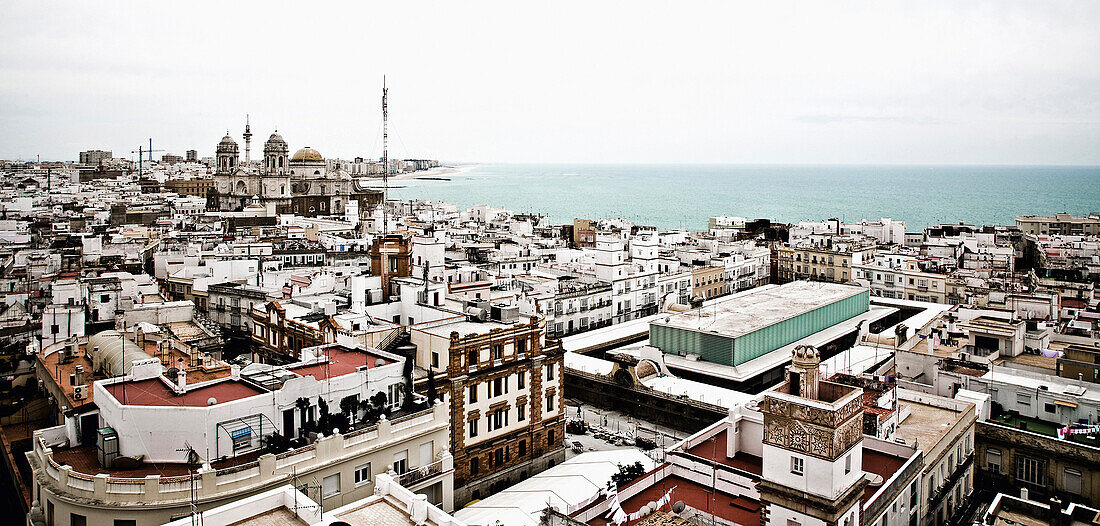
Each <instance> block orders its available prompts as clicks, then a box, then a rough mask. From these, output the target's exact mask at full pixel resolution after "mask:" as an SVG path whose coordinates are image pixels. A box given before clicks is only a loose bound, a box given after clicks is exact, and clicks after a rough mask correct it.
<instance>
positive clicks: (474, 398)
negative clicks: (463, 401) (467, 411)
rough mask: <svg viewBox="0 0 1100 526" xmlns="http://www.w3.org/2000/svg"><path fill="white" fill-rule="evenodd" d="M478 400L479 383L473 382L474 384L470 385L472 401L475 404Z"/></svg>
mask: <svg viewBox="0 0 1100 526" xmlns="http://www.w3.org/2000/svg"><path fill="white" fill-rule="evenodd" d="M476 402H477V384H473V385H471V386H470V403H471V404H473V403H476Z"/></svg>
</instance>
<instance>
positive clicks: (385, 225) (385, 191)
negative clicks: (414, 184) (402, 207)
mask: <svg viewBox="0 0 1100 526" xmlns="http://www.w3.org/2000/svg"><path fill="white" fill-rule="evenodd" d="M388 92H389V90H388V89H387V88H386V76H385V75H382V234H383V235H386V234H389V233H390V216H389V213H388V211H387V210H386V208H387V205H388V204H389V200H390V132H389V116H390V110H389V106H388V105H387V101H386V98H387V93H388Z"/></svg>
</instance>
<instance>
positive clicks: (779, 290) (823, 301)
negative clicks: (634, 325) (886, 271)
mask: <svg viewBox="0 0 1100 526" xmlns="http://www.w3.org/2000/svg"><path fill="white" fill-rule="evenodd" d="M866 292H867V289H865V288H862V287H854V286H850V285H840V284H836V283H824V282H816V281H795V282H792V283H787V284H786V285H780V286H778V287H774V288H769V289H763V290H753V291H749V293H748V294H745V295H741V296H736V297H732V298H728V299H726V300H725V301H720V302H717V303H715V304H713V305H711V306H708V307H706V308H703V309H696V310H692V311H689V312H685V313H682V314H676V315H672V316H665V317H662V318H660V319H657V320H654V321H653V322H652V323H653V325H662V326H665V327H672V328H677V329H686V330H692V331H706V332H710V333H718V334H721V335H722V336H726V337H729V338H736V337H738V336H743V335H745V334H749V333H751V332H753V331H756V330H758V329H761V328H763V327H767V326H769V325H773V324H776V323H779V322H781V321H783V320H787V319H790V318H793V317H795V316H798V315H800V314H804V313H806V312H810V311H812V310H814V309H818V308H821V307H824V306H826V305H830V304H833V303H836V302H838V301H840V300H844V299H847V298H850V297H852V296H856V295H859V294H863V293H866Z"/></svg>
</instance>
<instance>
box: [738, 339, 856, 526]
mask: <svg viewBox="0 0 1100 526" xmlns="http://www.w3.org/2000/svg"><path fill="white" fill-rule="evenodd" d="M820 364H821V355H820V354H819V353H818V351H817V349H815V348H814V347H813V346H810V345H801V346H798V347H796V348H795V350H794V356H793V357H792V360H791V365H790V366H788V367H787V372H786V382H784V383H782V384H780V385H779V386H778V387H776V388H775V389H774V390H772V391H769V392H767V393H765V396H764V400H763V402H762V403H761V404H760V409H761V412H763V414H764V451H763V453H764V454H763V473H762V477H761V480H760V482H759V483H758V484H757V489H758V490H759V491H760V502H761V505H762V507H761V508H762V509H761V515H760V523H761V526H810V525H822V524H823V525H825V526H859V524H860V514H859V508H860V506H859V505H860V497H861V496H862V495H863V490H864V488H865V487H866V485H867V483H868V481H867V480H866V478H865V477H864V473H863V469H862V468H863V462H862V460H863V390H862V389H859V388H855V387H849V386H846V385H841V384H837V383H832V382H827V381H824V380H822V379H821V377H820V375H821V373H820V370H819V367H820Z"/></svg>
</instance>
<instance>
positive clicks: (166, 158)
mask: <svg viewBox="0 0 1100 526" xmlns="http://www.w3.org/2000/svg"><path fill="white" fill-rule="evenodd" d="M160 162H162V163H164V164H176V163H182V162H183V157H180V156H178V155H175V154H171V153H166V154H164V155H162V156H161V157H160Z"/></svg>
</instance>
